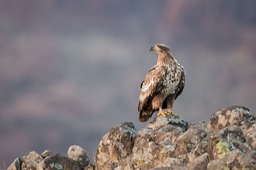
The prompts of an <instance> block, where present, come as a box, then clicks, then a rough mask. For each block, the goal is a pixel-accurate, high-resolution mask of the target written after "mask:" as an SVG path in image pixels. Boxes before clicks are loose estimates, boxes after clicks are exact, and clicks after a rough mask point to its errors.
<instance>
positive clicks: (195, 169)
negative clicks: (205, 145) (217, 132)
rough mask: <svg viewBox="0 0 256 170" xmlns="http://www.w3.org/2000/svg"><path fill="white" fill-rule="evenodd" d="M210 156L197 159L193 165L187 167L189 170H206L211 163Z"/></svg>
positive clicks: (204, 155)
mask: <svg viewBox="0 0 256 170" xmlns="http://www.w3.org/2000/svg"><path fill="white" fill-rule="evenodd" d="M209 161H210V160H209V155H208V153H204V154H203V155H201V156H199V157H197V158H196V159H195V160H193V161H192V162H191V163H189V164H188V165H187V169H188V170H205V169H207V165H208V163H209Z"/></svg>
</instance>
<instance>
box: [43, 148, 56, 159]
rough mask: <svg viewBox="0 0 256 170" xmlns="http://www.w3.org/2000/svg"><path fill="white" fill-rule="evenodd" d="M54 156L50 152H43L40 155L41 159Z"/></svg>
mask: <svg viewBox="0 0 256 170" xmlns="http://www.w3.org/2000/svg"><path fill="white" fill-rule="evenodd" d="M54 155H56V154H55V153H53V152H52V151H50V150H45V151H44V152H43V153H42V154H41V156H42V157H43V158H46V157H49V156H54Z"/></svg>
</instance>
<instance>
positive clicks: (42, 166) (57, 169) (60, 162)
mask: <svg viewBox="0 0 256 170" xmlns="http://www.w3.org/2000/svg"><path fill="white" fill-rule="evenodd" d="M46 169H47V170H62V169H63V170H69V169H74V170H75V169H76V170H81V169H82V168H81V167H80V164H79V162H77V161H74V160H73V159H70V158H68V157H66V156H62V155H58V154H57V155H54V156H49V157H46V158H45V159H44V160H43V161H41V162H40V163H39V164H38V166H37V170H46Z"/></svg>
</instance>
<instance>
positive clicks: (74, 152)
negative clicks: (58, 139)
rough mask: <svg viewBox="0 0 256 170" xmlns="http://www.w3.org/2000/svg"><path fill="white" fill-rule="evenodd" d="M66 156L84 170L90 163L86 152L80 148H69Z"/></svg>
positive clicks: (75, 146) (74, 146)
mask: <svg viewBox="0 0 256 170" xmlns="http://www.w3.org/2000/svg"><path fill="white" fill-rule="evenodd" d="M67 155H68V157H69V158H71V159H73V160H75V161H78V162H79V164H80V166H81V168H86V167H87V166H88V165H89V163H90V159H89V157H88V155H87V153H86V151H85V150H84V149H83V148H82V147H80V146H77V145H72V146H70V147H69V149H68V153H67Z"/></svg>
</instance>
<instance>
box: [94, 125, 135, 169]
mask: <svg viewBox="0 0 256 170" xmlns="http://www.w3.org/2000/svg"><path fill="white" fill-rule="evenodd" d="M135 135H136V129H135V127H134V125H133V123H130V122H129V123H123V124H121V125H120V126H118V127H115V128H112V129H110V131H109V132H108V133H107V134H105V135H104V136H103V138H102V140H101V141H100V143H99V146H98V149H97V153H96V156H95V167H96V169H114V168H116V167H117V166H118V164H119V162H120V161H121V160H122V159H125V158H126V157H127V156H129V155H130V154H131V153H132V148H133V145H134V139H135Z"/></svg>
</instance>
